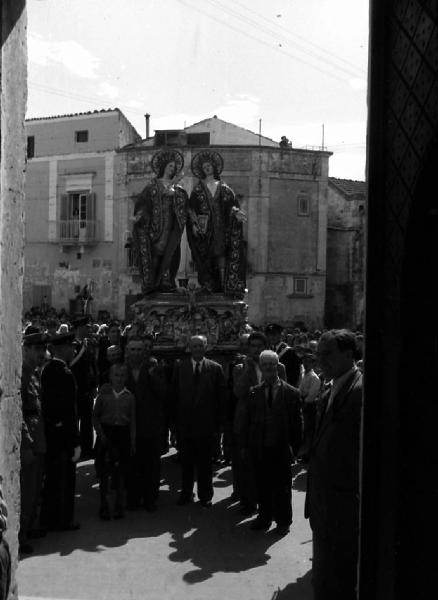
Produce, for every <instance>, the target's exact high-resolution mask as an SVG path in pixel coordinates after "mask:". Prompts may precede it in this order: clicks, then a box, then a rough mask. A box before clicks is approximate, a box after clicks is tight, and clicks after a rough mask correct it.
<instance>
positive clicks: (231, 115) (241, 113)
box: [210, 94, 260, 128]
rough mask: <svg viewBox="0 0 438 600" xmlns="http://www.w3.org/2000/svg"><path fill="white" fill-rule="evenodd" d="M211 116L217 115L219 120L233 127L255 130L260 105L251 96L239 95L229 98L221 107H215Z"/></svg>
mask: <svg viewBox="0 0 438 600" xmlns="http://www.w3.org/2000/svg"><path fill="white" fill-rule="evenodd" d="M213 114H215V115H217V116H218V117H219V119H223V120H224V121H229V122H230V123H234V124H235V125H240V126H242V127H249V128H251V127H252V128H254V127H256V128H257V127H258V124H257V123H258V118H259V116H260V103H259V101H258V99H257V98H255V97H253V96H246V95H244V94H240V95H238V96H236V97H234V98H230V100H228V101H227V102H226V103H225V104H223V105H222V106H218V107H216V108H215V109H214V111H213ZM210 116H213V115H210Z"/></svg>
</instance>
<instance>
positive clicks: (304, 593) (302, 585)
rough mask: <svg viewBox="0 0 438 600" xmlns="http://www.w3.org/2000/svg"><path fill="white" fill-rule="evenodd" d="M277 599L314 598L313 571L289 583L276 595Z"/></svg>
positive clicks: (304, 599)
mask: <svg viewBox="0 0 438 600" xmlns="http://www.w3.org/2000/svg"><path fill="white" fill-rule="evenodd" d="M275 600H313V590H312V571H311V570H310V571H307V573H306V574H305V575H303V577H298V579H297V580H296V581H295V582H294V583H289V584H288V585H287V586H286V587H285V588H283V589H282V590H280V591H279V592H278V593H277V595H276V596H275Z"/></svg>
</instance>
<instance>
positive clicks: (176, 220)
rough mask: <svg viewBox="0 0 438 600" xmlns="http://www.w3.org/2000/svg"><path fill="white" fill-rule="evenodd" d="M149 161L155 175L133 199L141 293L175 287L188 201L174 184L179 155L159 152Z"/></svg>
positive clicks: (179, 167)
mask: <svg viewBox="0 0 438 600" xmlns="http://www.w3.org/2000/svg"><path fill="white" fill-rule="evenodd" d="M151 164H152V169H153V171H154V173H155V175H156V176H155V177H154V178H153V179H152V181H151V182H150V183H148V184H147V185H146V187H145V188H144V189H143V191H142V192H141V193H140V194H139V196H138V198H137V201H136V203H135V208H134V226H133V233H132V238H133V242H134V245H135V248H136V249H137V253H138V257H139V259H138V260H139V265H138V266H139V270H140V275H141V279H142V290H143V293H144V294H149V293H151V292H154V291H161V292H170V291H173V290H174V289H176V283H175V277H176V274H177V272H178V267H179V263H180V259H181V236H182V234H183V231H184V226H185V224H186V216H187V201H188V196H187V192H186V191H185V190H184V188H183V187H181V186H180V185H178V181H179V180H180V179H182V176H183V175H182V168H183V165H184V158H183V156H182V154H181V153H180V152H178V151H177V150H171V151H160V152H157V153H156V154H154V156H153V157H152V161H151Z"/></svg>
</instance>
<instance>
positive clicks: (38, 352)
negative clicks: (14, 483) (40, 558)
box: [18, 332, 48, 554]
mask: <svg viewBox="0 0 438 600" xmlns="http://www.w3.org/2000/svg"><path fill="white" fill-rule="evenodd" d="M47 341H48V336H47V335H45V334H44V333H41V332H35V333H28V334H27V335H24V337H23V367H22V372H21V402H22V413H23V425H22V430H21V448H20V450H21V451H20V457H21V469H20V493H21V511H20V533H19V535H18V539H19V542H20V548H19V551H20V554H27V553H30V552H32V551H33V549H32V546H31V545H30V544H29V543H28V541H27V540H28V538H29V537H39V536H40V535H41V536H42V535H44V532H43V531H42V530H33V531H31V527H32V525H33V524H34V520H35V517H36V512H37V507H38V504H39V499H40V498H39V497H40V493H41V486H42V482H43V476H44V459H45V453H46V435H45V431H44V421H43V416H42V411H41V383H40V374H39V369H40V368H41V367H42V366H43V364H44V360H45V357H46V348H47Z"/></svg>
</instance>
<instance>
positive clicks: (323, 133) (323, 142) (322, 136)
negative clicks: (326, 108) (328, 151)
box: [322, 123, 325, 150]
mask: <svg viewBox="0 0 438 600" xmlns="http://www.w3.org/2000/svg"><path fill="white" fill-rule="evenodd" d="M322 149H323V150H324V149H325V148H324V123H323V124H322Z"/></svg>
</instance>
